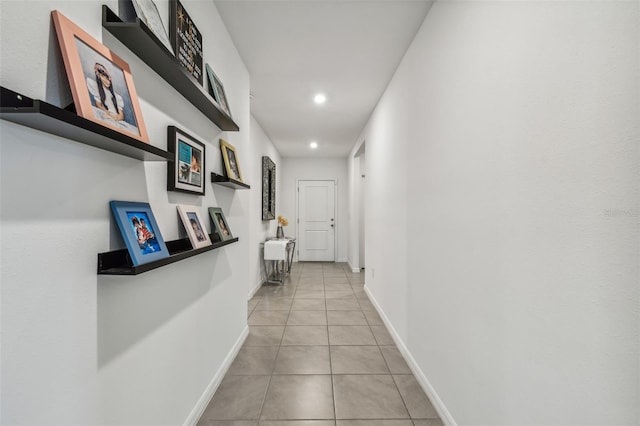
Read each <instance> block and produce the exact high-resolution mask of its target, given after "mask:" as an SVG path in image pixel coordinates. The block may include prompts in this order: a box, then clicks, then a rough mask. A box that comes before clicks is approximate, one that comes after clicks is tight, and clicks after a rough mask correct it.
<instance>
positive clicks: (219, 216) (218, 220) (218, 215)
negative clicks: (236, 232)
mask: <svg viewBox="0 0 640 426" xmlns="http://www.w3.org/2000/svg"><path fill="white" fill-rule="evenodd" d="M209 216H211V221H212V222H213V226H214V227H215V228H216V232H217V233H218V235H220V239H221V240H222V241H226V240H230V239H231V238H233V234H231V228H229V224H228V223H227V219H226V218H225V217H224V213H223V212H222V209H221V208H220V207H209Z"/></svg>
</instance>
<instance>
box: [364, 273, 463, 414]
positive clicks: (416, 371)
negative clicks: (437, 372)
mask: <svg viewBox="0 0 640 426" xmlns="http://www.w3.org/2000/svg"><path fill="white" fill-rule="evenodd" d="M364 292H365V293H366V294H367V296H368V297H369V300H370V301H371V303H372V304H373V307H374V308H376V311H378V315H380V318H381V319H382V322H384V324H385V326H386V327H387V330H388V331H389V334H390V335H391V337H392V338H393V341H394V342H395V343H396V345H397V346H398V350H400V353H401V354H402V357H403V358H404V360H405V361H406V362H407V365H408V366H409V368H410V369H411V371H412V372H413V375H414V376H415V377H416V380H417V381H418V383H419V384H420V386H421V387H422V390H424V393H426V394H427V396H428V397H429V400H430V401H431V404H432V405H433V408H435V409H436V411H437V412H438V415H439V416H440V419H442V422H443V423H444V424H445V425H446V426H457V423H456V421H455V420H454V419H453V416H452V415H451V413H450V412H449V410H447V407H446V406H445V405H444V403H443V402H442V400H441V399H440V397H439V396H438V394H437V392H436V390H435V389H434V388H433V386H431V383H430V382H429V380H428V379H427V376H425V374H424V372H423V371H422V369H421V368H420V367H419V366H418V363H417V362H416V360H415V359H414V358H413V355H411V352H409V349H408V348H407V346H406V345H405V344H404V342H403V341H402V339H401V338H400V336H399V335H398V333H397V332H396V330H395V329H394V328H393V326H392V325H391V322H390V321H389V318H387V316H386V315H385V314H384V312H383V311H382V308H381V307H380V305H379V304H378V302H377V301H376V299H375V297H373V295H372V294H371V291H369V288H368V287H367V285H366V284H365V286H364Z"/></svg>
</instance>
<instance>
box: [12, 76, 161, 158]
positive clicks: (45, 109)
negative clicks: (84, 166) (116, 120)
mask: <svg viewBox="0 0 640 426" xmlns="http://www.w3.org/2000/svg"><path fill="white" fill-rule="evenodd" d="M0 118H2V119H3V120H7V121H12V122H14V123H18V124H21V125H23V126H27V127H31V128H32V129H36V130H40V131H43V132H47V133H51V134H53V135H56V136H61V137H63V138H66V139H70V140H73V141H76V142H80V143H83V144H86V145H91V146H93V147H96V148H100V149H104V150H106V151H110V152H115V153H116V154H121V155H124V156H127V157H131V158H136V159H138V160H143V161H173V157H172V156H171V154H170V153H168V152H167V151H163V150H161V149H160V148H156V147H155V146H153V145H149V144H147V143H144V142H141V141H139V140H137V139H134V138H131V137H129V136H127V135H125V134H123V133H120V132H117V131H115V130H112V129H110V128H108V127H105V126H101V125H100V124H98V123H95V122H93V121H91V120H87V119H86V118H83V117H80V116H79V115H77V114H76V113H73V112H71V111H67V110H65V109H62V108H58V107H56V106H53V105H51V104H48V103H46V102H43V101H41V100H38V99H31V98H29V97H27V96H24V95H21V94H19V93H16V92H14V91H13V90H9V89H7V88H5V87H2V86H0Z"/></svg>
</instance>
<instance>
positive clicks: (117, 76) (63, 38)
mask: <svg viewBox="0 0 640 426" xmlns="http://www.w3.org/2000/svg"><path fill="white" fill-rule="evenodd" d="M51 16H52V17H53V24H54V26H55V29H56V34H57V36H58V43H59V44H60V50H61V52H62V59H63V61H64V68H65V70H66V72H67V78H68V79H69V86H70V87H71V94H72V95H73V102H74V104H75V108H76V113H77V114H78V115H79V116H80V117H83V118H86V119H87V120H91V121H93V122H96V123H98V124H101V125H103V126H105V127H108V128H110V129H112V130H115V131H117V132H120V133H123V134H125V135H127V136H130V137H132V138H135V139H138V140H140V141H141V142H145V143H149V136H148V135H147V129H146V127H145V125H144V121H143V120H142V110H141V109H140V105H139V104H138V95H137V94H136V89H135V87H134V85H133V78H132V77H131V71H130V69H129V65H128V64H127V63H126V62H125V61H124V60H122V59H121V58H120V57H119V56H117V55H116V54H115V53H113V52H111V50H109V49H108V48H107V47H106V46H104V45H103V44H101V43H100V42H99V41H98V40H96V39H95V38H93V37H91V35H89V33H87V32H86V31H84V30H83V29H82V28H80V27H79V26H77V25H76V24H74V23H73V22H71V21H70V20H69V19H68V18H67V17H66V16H64V15H63V14H62V13H60V12H58V11H57V10H54V11H53V12H51Z"/></svg>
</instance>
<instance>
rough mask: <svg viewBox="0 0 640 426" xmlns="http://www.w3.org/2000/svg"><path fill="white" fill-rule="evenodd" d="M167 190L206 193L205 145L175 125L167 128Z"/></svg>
mask: <svg viewBox="0 0 640 426" xmlns="http://www.w3.org/2000/svg"><path fill="white" fill-rule="evenodd" d="M167 148H168V151H169V152H170V153H171V154H172V155H173V162H168V163H167V167H168V170H167V190H168V191H182V192H190V193H192V194H197V195H204V192H205V186H204V179H203V176H204V170H205V145H204V143H202V142H200V141H198V140H197V139H196V138H194V137H193V136H190V135H189V134H188V133H186V132H184V131H182V130H180V129H178V128H177V127H175V126H169V127H168V128H167Z"/></svg>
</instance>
